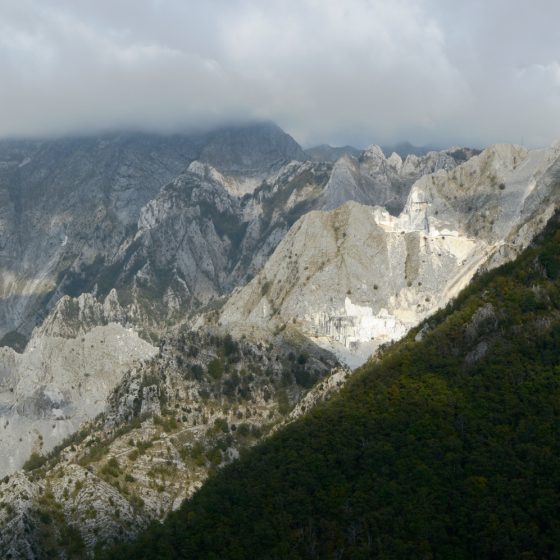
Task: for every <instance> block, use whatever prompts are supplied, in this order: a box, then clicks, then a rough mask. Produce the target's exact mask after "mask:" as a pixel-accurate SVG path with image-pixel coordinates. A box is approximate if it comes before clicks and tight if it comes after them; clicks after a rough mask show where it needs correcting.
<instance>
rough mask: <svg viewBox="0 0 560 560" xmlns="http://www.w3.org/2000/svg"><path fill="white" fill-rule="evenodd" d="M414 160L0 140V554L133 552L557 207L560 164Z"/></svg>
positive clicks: (258, 130) (522, 154)
mask: <svg viewBox="0 0 560 560" xmlns="http://www.w3.org/2000/svg"><path fill="white" fill-rule="evenodd" d="M397 151H399V152H400V153H397ZM412 151H413V150H412V149H411V147H410V146H408V147H407V146H401V147H400V149H399V150H396V149H395V151H393V152H391V153H390V154H388V153H386V152H384V150H383V149H382V148H380V147H379V146H376V145H372V146H370V147H368V148H367V149H365V150H357V149H354V148H350V147H346V148H340V149H334V148H330V147H328V146H319V147H317V148H315V149H308V150H303V149H302V148H301V147H300V146H299V145H298V144H297V142H295V140H294V139H293V138H291V137H290V136H289V135H288V134H286V133H285V132H283V131H282V130H281V129H280V128H278V127H277V126H276V125H273V124H270V123H265V124H252V125H248V126H237V127H225V128H220V129H216V130H213V131H211V132H204V133H202V132H199V133H196V134H194V133H193V134H176V135H171V136H163V135H151V134H138V133H134V134H133V133H127V134H124V133H123V134H110V135H109V134H108V135H103V136H98V137H84V138H64V139H53V140H17V141H16V140H13V141H12V140H10V141H8V140H5V141H2V142H0V201H1V202H0V232H1V235H0V240H1V241H0V243H1V246H0V293H1V298H0V337H2V338H1V341H0V346H1V347H0V449H2V451H3V453H2V455H1V458H0V475H1V476H5V478H4V479H3V482H2V483H1V484H0V504H2V505H4V507H3V508H1V509H0V528H1V530H0V552H1V554H2V555H3V556H5V557H11V558H53V557H60V558H72V557H77V558H79V557H82V556H83V555H84V554H86V555H87V554H91V553H92V552H93V551H94V549H96V548H100V547H101V548H102V547H104V546H107V545H110V544H112V543H117V542H120V541H121V540H122V539H126V540H129V539H132V538H134V537H135V536H137V535H139V534H140V533H141V531H142V530H144V529H145V528H146V527H147V526H148V525H149V524H150V522H152V521H154V520H162V519H164V518H166V517H167V516H168V515H169V514H170V512H171V511H173V510H176V509H177V508H179V507H180V505H181V503H182V502H183V500H185V499H187V498H189V497H190V496H192V495H193V493H195V492H196V490H197V489H198V488H199V487H201V485H203V483H204V480H205V479H206V478H207V477H208V476H209V475H213V474H214V473H215V472H216V471H217V470H220V471H221V468H222V467H223V466H224V465H228V464H232V465H236V464H237V458H238V457H239V455H240V454H242V455H243V454H244V453H245V450H246V449H247V448H248V447H252V446H253V445H255V444H257V443H258V442H260V441H261V440H265V439H267V438H268V436H269V435H271V434H277V433H278V436H276V435H272V438H273V440H271V441H279V440H281V439H282V437H284V436H282V435H281V434H283V433H284V431H285V430H290V429H292V428H290V427H289V425H290V424H291V423H293V422H294V421H296V422H297V421H298V418H299V417H300V416H302V415H305V414H306V413H308V412H309V411H313V410H315V408H316V407H317V406H319V407H320V406H322V405H321V404H320V403H322V402H324V401H330V400H331V398H333V396H334V395H335V394H336V393H337V391H338V390H339V389H340V387H341V386H342V385H344V384H345V383H346V382H347V380H348V379H349V378H351V377H354V375H355V374H351V369H350V368H354V367H356V366H359V365H361V364H363V363H364V362H366V360H367V359H368V358H369V357H370V356H371V355H372V353H375V352H377V353H378V354H379V353H380V352H381V353H382V354H384V353H385V352H389V353H390V352H391V351H392V350H391V349H389V350H386V348H387V347H388V346H389V345H390V344H391V343H393V342H395V341H398V340H399V339H401V338H403V337H405V336H406V335H407V333H408V332H410V331H411V329H413V330H412V332H413V333H414V334H413V335H409V337H408V338H407V339H406V340H410V337H411V336H416V337H419V338H422V337H423V336H424V334H423V333H425V331H426V329H427V328H428V327H426V325H428V323H429V321H430V319H429V317H431V316H433V314H434V313H437V311H438V310H439V309H442V308H444V307H445V306H446V305H448V303H449V302H450V301H452V300H454V299H455V298H457V297H459V295H460V294H461V293H463V292H464V290H465V288H467V289H468V286H469V285H470V283H471V281H472V280H473V278H475V279H476V278H477V277H478V276H479V275H480V274H482V273H483V272H485V271H490V270H492V269H494V268H496V267H498V266H501V265H503V264H504V263H508V262H511V261H512V260H514V259H516V258H517V257H518V256H519V255H520V254H527V253H524V251H526V249H527V247H529V246H530V245H531V243H532V242H533V239H534V238H535V236H538V235H539V233H540V232H541V231H542V230H543V229H544V228H545V225H546V223H547V222H548V221H549V219H550V218H551V217H552V216H554V214H555V211H556V209H557V208H558V196H559V194H560V191H559V190H558V185H559V183H560V146H559V145H553V146H551V147H549V148H544V149H537V150H527V149H525V148H523V147H520V146H512V145H496V146H491V147H489V148H487V149H485V150H484V151H482V152H480V151H479V150H473V149H470V148H457V147H453V148H450V149H447V150H441V151H428V150H426V151H425V153H424V151H420V152H417V153H411V152H412ZM500 270H503V269H501V268H500ZM461 297H462V296H461ZM436 316H438V315H436ZM423 321H424V323H422V322H423ZM426 321H428V323H427V322H426ZM420 323H422V324H423V325H424V326H423V327H420V330H416V331H414V329H415V328H417V325H418V324H420ZM429 328H432V327H431V326H430V327H429ZM485 344H486V342H485ZM398 347H399V346H398V345H397V346H395V348H398ZM391 348H392V346H391ZM477 348H478V350H477V351H478V352H479V353H481V355H482V354H484V353H485V350H483V349H482V346H480V347H477ZM469 351H470V350H469ZM472 351H473V352H474V350H472ZM394 352H398V351H397V350H394ZM379 355H380V354H379ZM469 359H470V358H469ZM363 375H365V374H363ZM372 375H373V374H372ZM311 413H312V414H313V412H311ZM298 425H299V424H298ZM286 433H288V432H286ZM337 437H338V436H337ZM278 438H280V439H278ZM264 445H265V446H266V445H268V444H267V443H265V444H264ZM270 445H276V444H270ZM259 449H260V447H259ZM256 453H257V452H256ZM231 468H233V469H234V468H237V467H233V466H232V467H231ZM228 469H229V470H228ZM230 471H231V469H230V468H229V467H228V468H225V469H224V473H226V472H230ZM220 476H221V475H220ZM224 476H229V475H226V474H224ZM259 476H260V475H259ZM208 492H212V491H211V490H208ZM201 495H202V496H204V495H205V494H203V493H202V494H201ZM197 496H198V494H197ZM196 499H199V500H204V499H205V498H195V500H196ZM259 499H260V498H259ZM193 503H194V502H193ZM196 503H198V502H196ZM186 507H190V506H186ZM197 515H198V514H197ZM174 519H179V518H174ZM53 527H56V529H55V530H53ZM344 530H346V529H344ZM197 542H198V541H197ZM217 542H218V541H217ZM173 546H175V545H173ZM181 546H182V545H181ZM333 546H334V545H333ZM336 546H342V545H340V543H339V541H337V544H336ZM194 550H195V549H194V548H193V551H194ZM275 550H276V549H275ZM278 550H281V549H278ZM199 552H200V551H199ZM199 552H198V553H199ZM198 553H196V554H195V553H194V552H193V554H194V556H193V557H198V556H197V554H198ZM134 554H139V553H138V552H135V553H134ZM278 554H280V552H278ZM132 557H134V556H132ZM232 557H233V556H232ZM240 557H247V556H240ZM277 557H285V556H282V555H281V554H280V556H277ZM297 557H300V556H297ZM303 557H305V555H304V556H303Z"/></svg>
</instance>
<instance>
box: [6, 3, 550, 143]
mask: <svg viewBox="0 0 560 560" xmlns="http://www.w3.org/2000/svg"><path fill="white" fill-rule="evenodd" d="M559 19H560V4H559V3H558V2H556V0H536V1H534V2H532V3H521V2H511V1H509V2H506V1H505V0H486V1H484V2H483V1H482V0H470V1H469V2H466V1H465V2H462V1H458V2H449V1H445V0H390V1H389V0H344V1H342V0H339V1H335V0H267V1H266V2H262V1H257V0H205V1H197V2H195V1H192V0H134V1H133V0H120V1H119V0H111V1H109V0H97V1H96V2H91V1H87V0H18V1H17V2H16V1H12V0H0V76H1V81H0V136H17V135H58V134H67V133H80V132H96V131H102V130H109V129H118V128H137V129H146V130H161V131H172V130H181V129H186V128H192V127H206V126H212V125H215V124H220V123H223V122H229V121H245V120H253V119H269V120H273V121H275V122H277V123H278V124H279V125H280V126H282V127H283V128H284V129H286V130H287V131H288V132H290V133H291V134H293V135H294V137H295V138H296V139H297V140H298V141H300V142H301V143H303V144H305V145H310V144H314V143H319V142H330V143H332V144H345V143H352V144H355V145H364V144H367V143H370V142H378V143H385V144H387V143H391V142H395V141H398V140H403V139H408V140H411V141H413V142H415V143H419V144H426V143H429V144H437V145H449V144H471V145H478V146H481V145H486V144H489V143H493V142H500V141H503V142H517V143H520V142H524V143H525V144H527V145H531V146H532V145H543V144H548V143H550V142H552V141H553V140H555V139H558V138H560V35H559V34H558V33H557V30H556V29H555V26H556V25H557V22H558V20H559Z"/></svg>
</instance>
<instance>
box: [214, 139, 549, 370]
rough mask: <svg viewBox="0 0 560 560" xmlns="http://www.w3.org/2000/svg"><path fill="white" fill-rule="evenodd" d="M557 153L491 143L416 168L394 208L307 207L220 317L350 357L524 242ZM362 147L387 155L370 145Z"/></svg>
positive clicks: (379, 158) (538, 217)
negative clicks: (435, 167)
mask: <svg viewBox="0 0 560 560" xmlns="http://www.w3.org/2000/svg"><path fill="white" fill-rule="evenodd" d="M559 156H560V147H559V146H557V145H556V146H553V147H551V148H548V149H544V150H533V151H528V150H526V149H525V148H522V147H519V146H504V145H498V146H493V147H491V148H489V149H487V150H485V151H484V152H483V153H481V154H480V155H479V156H476V157H473V158H471V159H470V160H469V161H467V162H466V163H464V164H463V165H461V166H459V167H456V168H454V169H451V170H448V171H445V170H443V169H440V170H439V171H437V172H436V173H434V174H432V175H426V176H424V177H422V178H421V179H419V180H418V181H417V182H416V183H415V184H414V186H413V187H412V189H411V191H410V194H409V196H408V199H407V202H406V205H405V208H404V210H403V212H402V213H401V214H400V215H399V216H397V217H394V216H392V215H390V214H389V213H388V212H387V211H386V210H385V209H382V208H372V207H367V206H363V205H360V204H356V203H353V202H350V203H346V204H344V205H343V206H341V207H339V208H338V209H336V210H334V211H331V212H310V213H308V214H306V215H305V216H304V217H303V218H301V219H300V220H299V221H298V222H297V223H296V224H294V226H293V227H292V229H291V230H290V232H289V233H288V235H287V236H286V238H285V239H284V240H283V241H282V242H281V243H280V245H279V246H278V248H277V249H276V251H275V252H274V254H273V255H272V256H271V258H270V259H269V261H268V262H267V263H266V266H265V267H264V269H263V270H262V271H261V272H260V273H259V274H258V275H257V277H256V278H255V279H254V280H253V281H252V282H251V283H249V284H248V285H247V286H246V287H245V288H243V289H241V290H239V291H237V292H236V293H234V294H233V296H232V297H231V298H230V300H229V301H228V302H227V303H226V305H225V306H224V308H223V310H222V313H221V315H220V318H219V322H220V323H221V324H222V325H223V326H224V327H226V328H227V329H232V328H236V329H239V330H241V331H242V332H245V333H247V334H251V335H253V336H258V333H259V332H262V331H263V330H264V331H266V330H274V329H278V328H282V327H283V325H287V324H289V325H290V326H296V328H298V329H300V330H301V331H302V332H303V333H304V334H306V335H308V336H310V337H312V338H313V339H314V340H315V341H317V342H318V343H319V344H321V345H323V346H325V347H328V348H330V349H332V350H334V351H335V352H336V353H337V354H338V355H339V356H340V357H341V358H343V359H345V360H346V362H347V363H349V364H352V365H356V364H357V363H359V362H360V361H363V360H364V359H365V358H366V357H367V355H368V353H371V351H372V350H373V349H375V348H376V347H377V346H378V345H379V344H382V343H384V342H388V341H391V340H395V339H398V338H400V337H402V336H403V335H404V334H405V333H406V332H407V331H408V330H409V329H410V328H411V327H412V326H413V325H416V324H417V323H418V322H419V321H420V320H422V319H423V318H424V317H426V316H427V315H429V314H431V313H433V311H434V310H436V309H437V308H439V307H441V306H443V305H445V304H446V303H447V302H448V301H449V300H450V299H451V298H453V297H455V296H456V295H457V294H458V293H459V292H460V291H461V290H462V289H463V288H464V287H465V286H466V285H467V283H468V282H469V281H470V279H471V278H472V276H473V275H474V274H475V273H476V272H477V271H478V270H479V269H481V268H484V267H491V266H495V265H497V264H500V263H502V262H504V261H505V260H508V259H511V258H513V257H514V256H515V255H516V254H518V253H519V251H520V250H522V248H523V247H525V246H526V245H527V243H529V241H530V240H531V239H532V237H533V236H534V234H535V233H536V232H537V231H539V230H540V228H542V227H543V226H544V224H545V223H546V218H547V217H548V216H550V215H551V213H552V212H553V210H554V208H555V207H556V206H557V204H558V201H559V199H560V188H558V185H559V181H560V158H559ZM365 157H367V158H369V160H370V161H371V162H372V163H371V165H372V166H373V165H374V164H376V165H386V164H387V160H386V159H385V158H384V157H383V155H382V153H381V152H380V150H378V149H376V148H375V147H372V148H370V149H368V150H367V152H366V155H365ZM409 160H410V161H409ZM393 161H396V158H393ZM407 161H408V162H409V163H408V165H409V166H410V165H412V164H413V163H414V160H413V158H412V156H409V158H407ZM405 164H406V162H405ZM405 168H406V165H403V168H402V169H403V170H404V169H405ZM401 172H402V170H401Z"/></svg>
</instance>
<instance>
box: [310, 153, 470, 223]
mask: <svg viewBox="0 0 560 560" xmlns="http://www.w3.org/2000/svg"><path fill="white" fill-rule="evenodd" d="M467 153H468V154H470V153H471V152H470V151H468V152H467ZM460 161H461V160H460V157H459V153H458V152H456V151H455V150H446V151H443V152H429V153H428V154H426V155H424V156H416V155H409V156H407V157H406V159H405V160H404V161H403V160H402V158H401V157H400V156H399V155H397V154H396V153H394V152H393V153H392V154H391V155H390V156H389V157H385V155H384V153H383V151H382V149H381V148H380V147H379V146H375V145H372V146H370V147H369V148H368V149H367V150H365V151H364V152H362V153H361V154H360V155H359V157H357V158H355V157H351V156H349V155H345V156H343V157H341V158H340V159H339V160H338V161H337V162H336V164H335V166H334V169H333V171H332V174H331V177H330V179H329V182H328V184H327V186H326V187H325V190H324V192H323V193H322V195H321V200H320V201H319V204H318V205H317V206H316V208H317V209H320V210H333V209H335V208H338V207H339V206H340V205H341V204H343V203H344V202H347V201H349V200H353V201H355V202H360V203H361V204H368V205H377V206H383V207H385V208H386V209H387V210H388V211H389V212H390V213H392V214H395V215H396V214H398V213H399V212H401V210H402V209H403V206H404V204H405V202H406V199H407V196H408V193H409V191H410V187H411V186H412V184H413V183H414V182H415V181H416V180H417V179H419V178H420V177H421V176H423V175H427V174H430V173H435V172H436V171H439V170H440V169H445V170H450V169H453V168H454V167H456V166H457V164H458V163H460Z"/></svg>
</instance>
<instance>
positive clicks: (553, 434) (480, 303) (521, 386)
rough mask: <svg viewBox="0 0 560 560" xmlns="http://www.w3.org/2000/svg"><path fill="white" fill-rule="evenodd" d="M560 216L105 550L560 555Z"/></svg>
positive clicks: (226, 555) (178, 554) (217, 557)
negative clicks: (319, 401)
mask: <svg viewBox="0 0 560 560" xmlns="http://www.w3.org/2000/svg"><path fill="white" fill-rule="evenodd" d="M559 223H560V220H559V219H558V217H555V218H553V219H552V220H551V222H550V223H549V225H548V226H547V228H546V230H545V232H544V233H543V234H542V235H541V236H540V237H539V239H538V240H537V241H536V242H535V243H534V245H533V246H532V247H530V248H529V249H527V250H526V251H524V253H523V254H522V255H521V256H520V257H519V258H518V259H517V260H516V261H515V262H513V263H510V264H507V265H505V266H502V267H501V268H499V269H496V270H494V271H492V272H490V273H486V274H484V275H481V276H480V277H478V278H477V279H475V281H473V282H472V283H471V285H470V286H469V287H468V288H467V289H466V290H465V291H464V292H463V293H462V294H461V295H460V296H459V297H458V298H457V300H456V301H454V302H452V303H451V304H450V305H449V306H448V307H447V308H446V309H444V310H442V311H440V312H438V313H437V314H436V315H435V316H433V317H431V318H430V319H429V320H427V321H425V322H424V323H423V324H422V325H420V326H419V327H418V328H417V329H415V330H414V331H413V332H411V333H410V334H409V335H408V336H407V337H406V338H405V339H404V340H402V341H401V342H399V343H397V344H394V345H392V346H390V347H388V348H386V349H385V350H384V351H383V352H382V354H381V356H380V357H379V358H377V359H375V360H372V361H371V362H370V363H368V364H366V365H365V366H364V367H362V368H361V369H360V370H358V371H357V372H356V373H355V374H354V375H353V377H352V378H351V380H350V381H349V382H348V384H347V385H346V387H345V388H344V389H343V390H342V391H341V392H340V393H339V394H338V395H337V396H336V397H334V398H332V399H331V400H330V401H328V402H327V403H325V404H323V405H320V406H318V407H317V408H316V409H315V410H313V411H312V412H311V413H310V414H308V415H307V416H306V417H304V418H302V419H301V420H299V421H297V422H295V423H294V424H292V425H290V426H288V427H287V428H285V429H283V430H282V431H280V432H278V433H277V434H276V435H274V436H273V437H271V438H269V439H268V440H267V441H265V442H263V443H262V444H259V445H258V446H256V447H254V448H252V449H250V450H248V451H246V452H245V453H244V454H243V455H242V457H241V459H240V460H239V461H237V462H235V463H233V464H231V465H229V466H227V467H225V468H223V469H221V470H220V471H218V472H217V473H216V474H214V475H213V476H212V477H211V478H210V479H209V480H208V481H207V483H206V484H205V485H204V486H203V487H202V489H201V490H200V491H199V492H198V493H197V494H196V495H195V496H194V497H193V498H192V499H191V500H190V501H188V502H186V503H185V504H184V505H183V507H182V508H181V509H180V510H179V511H177V512H176V513H174V514H172V515H171V516H170V517H169V518H168V519H167V521H166V522H165V523H163V524H157V525H153V526H152V527H151V528H150V529H149V530H148V531H147V532H146V533H144V534H143V535H142V536H141V538H140V539H139V540H138V541H136V542H134V543H132V544H129V545H122V546H121V547H119V548H116V549H113V550H110V551H108V552H106V553H104V554H103V556H102V557H103V558H105V559H175V558H189V559H197V560H201V559H212V560H222V559H231V560H235V559H260V558H263V559H264V558H266V559H300V558H302V559H303V558H321V559H323V558H325V559H331V558H332V559H364V558H385V559H392V558H406V559H413V558H419V559H420V558H422V559H430V558H434V559H436V558H440V559H467V558H468V559H472V558H476V559H480V558H485V559H486V558H487V559H517V558H519V559H525V560H529V559H537V558H539V559H540V558H560V359H559V358H560V352H559V349H560V226H559Z"/></svg>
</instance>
